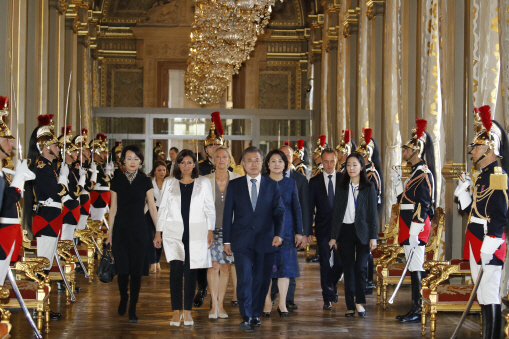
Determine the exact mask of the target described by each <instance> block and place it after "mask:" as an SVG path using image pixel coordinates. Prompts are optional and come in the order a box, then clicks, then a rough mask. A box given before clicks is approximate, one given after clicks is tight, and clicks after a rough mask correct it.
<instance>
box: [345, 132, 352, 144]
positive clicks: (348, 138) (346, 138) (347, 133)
mask: <svg viewBox="0 0 509 339" xmlns="http://www.w3.org/2000/svg"><path fill="white" fill-rule="evenodd" d="M344 132H345V133H344V140H345V144H348V143H349V142H350V138H351V137H352V136H351V133H352V131H350V130H349V129H345V131H344Z"/></svg>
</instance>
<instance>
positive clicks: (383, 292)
mask: <svg viewBox="0 0 509 339" xmlns="http://www.w3.org/2000/svg"><path fill="white" fill-rule="evenodd" d="M444 221H445V215H444V210H443V209H442V208H440V207H439V208H437V210H436V213H435V217H434V218H433V220H432V221H431V230H430V237H429V239H428V243H427V245H426V249H425V251H424V259H425V260H426V261H429V260H437V259H438V252H439V249H440V240H441V239H442V233H443V230H444ZM383 247H384V254H383V256H382V257H381V258H380V259H379V260H377V267H376V273H377V283H376V291H377V304H380V303H381V304H382V306H383V308H384V309H385V308H387V286H388V285H396V284H397V283H398V282H399V280H400V278H401V275H402V274H403V270H404V268H405V264H404V263H396V259H397V258H398V256H403V255H404V254H405V251H404V249H403V246H400V245H399V244H385V245H384V246H383ZM403 284H410V272H409V271H407V272H406V275H405V278H404V279H403ZM380 299H381V300H380Z"/></svg>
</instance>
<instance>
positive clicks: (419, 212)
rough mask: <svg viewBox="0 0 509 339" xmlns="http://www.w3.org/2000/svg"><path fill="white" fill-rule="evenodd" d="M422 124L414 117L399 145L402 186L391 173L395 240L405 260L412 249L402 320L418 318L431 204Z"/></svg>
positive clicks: (429, 145)
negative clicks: (404, 167)
mask: <svg viewBox="0 0 509 339" xmlns="http://www.w3.org/2000/svg"><path fill="white" fill-rule="evenodd" d="M426 124H427V122H426V120H424V119H417V120H416V121H415V125H416V126H415V127H414V128H413V129H412V138H411V139H410V140H408V141H407V142H406V144H404V145H403V146H402V148H403V160H405V161H406V162H407V164H408V165H410V166H412V169H411V171H412V172H411V174H410V177H409V178H408V180H407V181H406V182H405V185H404V186H403V185H402V183H401V175H402V172H401V168H400V167H398V169H397V170H396V169H394V171H393V172H394V174H392V173H391V176H392V180H393V182H394V183H395V188H396V194H397V195H398V202H399V204H400V212H399V234H398V241H399V243H400V244H401V245H403V247H404V249H405V257H406V260H407V261H408V260H409V257H410V253H411V252H412V250H413V251H414V252H413V256H412V260H411V261H410V264H409V268H408V270H409V271H410V273H411V281H412V307H411V308H410V311H409V312H408V313H406V314H404V315H400V316H397V317H396V319H398V320H399V321H400V322H403V323H417V322H420V321H421V280H422V279H424V278H425V277H426V271H424V268H423V266H422V265H423V263H424V250H425V246H426V243H427V242H428V238H429V234H430V226H431V222H430V220H431V219H432V216H433V213H434V207H435V206H434V205H435V202H434V197H435V189H436V188H435V177H436V176H435V156H434V150H433V141H432V139H431V136H430V135H429V134H428V133H427V132H426V130H425V129H426Z"/></svg>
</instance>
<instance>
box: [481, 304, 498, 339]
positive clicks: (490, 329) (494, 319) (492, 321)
mask: <svg viewBox="0 0 509 339" xmlns="http://www.w3.org/2000/svg"><path fill="white" fill-rule="evenodd" d="M484 308H485V310H486V311H485V312H486V318H487V319H486V329H485V330H484V326H483V334H482V337H483V338H484V339H500V330H501V326H502V319H501V318H502V308H501V306H500V304H490V305H484ZM483 320H484V319H483Z"/></svg>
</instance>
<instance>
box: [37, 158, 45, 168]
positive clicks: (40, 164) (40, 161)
mask: <svg viewBox="0 0 509 339" xmlns="http://www.w3.org/2000/svg"><path fill="white" fill-rule="evenodd" d="M44 166H46V164H45V163H44V161H42V160H39V161H38V162H37V168H43V167H44Z"/></svg>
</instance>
